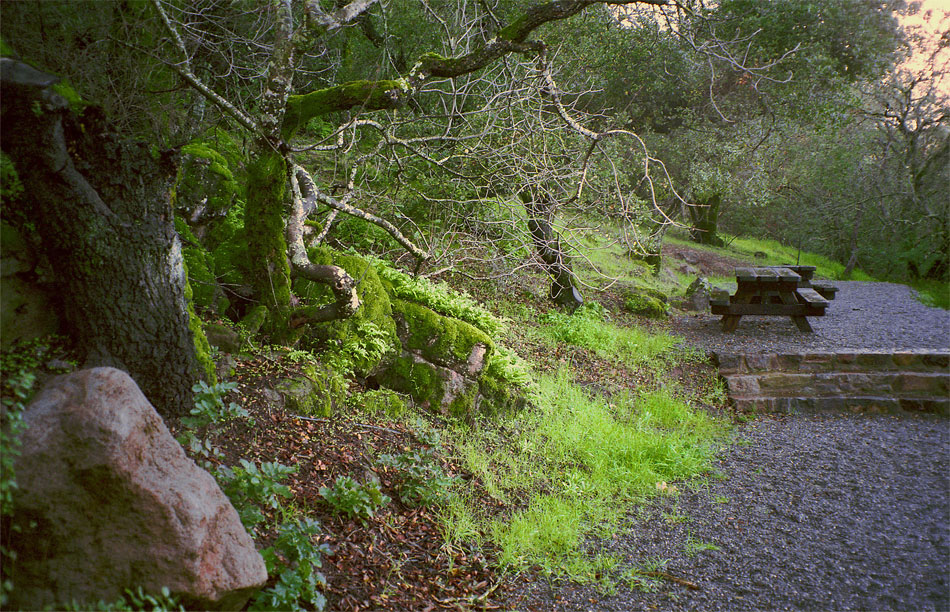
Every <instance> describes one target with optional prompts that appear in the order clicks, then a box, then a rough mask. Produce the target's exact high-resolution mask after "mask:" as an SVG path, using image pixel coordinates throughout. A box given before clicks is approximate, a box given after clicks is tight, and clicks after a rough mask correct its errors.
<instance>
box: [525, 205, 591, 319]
mask: <svg viewBox="0 0 950 612" xmlns="http://www.w3.org/2000/svg"><path fill="white" fill-rule="evenodd" d="M520 197H521V201H522V202H524V204H525V208H526V209H527V210H528V231H529V232H530V233H531V240H532V242H534V247H535V248H536V249H537V250H538V257H540V258H541V261H542V262H544V268H545V270H546V271H547V273H548V274H550V275H551V279H552V283H551V293H550V297H551V300H553V301H554V303H555V304H558V305H559V306H564V307H566V308H567V309H568V310H570V311H571V312H573V311H574V310H576V309H577V308H578V306H580V305H581V304H583V303H584V298H583V297H581V293H580V291H578V290H577V287H575V286H574V271H573V270H572V269H571V262H570V259H569V258H568V257H567V255H566V254H565V253H564V252H563V250H562V249H561V240H560V238H559V237H558V235H557V232H555V231H554V228H553V227H551V223H550V221H548V216H549V214H550V203H549V202H548V201H546V200H544V199H543V198H544V197H546V196H542V199H540V200H539V199H538V198H536V197H534V196H533V195H532V194H530V193H528V192H527V191H522V192H521V194H520Z"/></svg>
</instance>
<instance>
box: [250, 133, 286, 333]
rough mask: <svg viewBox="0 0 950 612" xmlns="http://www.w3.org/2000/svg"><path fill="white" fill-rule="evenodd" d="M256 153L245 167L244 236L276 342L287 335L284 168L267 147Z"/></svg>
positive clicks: (269, 328)
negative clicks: (246, 173)
mask: <svg viewBox="0 0 950 612" xmlns="http://www.w3.org/2000/svg"><path fill="white" fill-rule="evenodd" d="M257 149H258V150H257V158H256V159H255V160H254V161H253V162H252V163H251V164H250V165H249V166H248V186H247V193H248V197H247V206H246V208H245V211H244V230H245V231H244V236H245V238H246V240H247V261H248V265H249V268H250V270H249V273H250V278H251V280H252V282H253V283H254V289H255V293H256V294H257V296H258V298H259V299H260V301H261V303H262V304H264V305H265V306H267V309H268V311H269V313H268V314H269V318H268V321H267V323H266V324H265V328H266V331H268V332H270V333H272V334H273V335H274V336H275V337H276V338H277V339H278V340H279V339H281V338H283V336H284V335H286V334H287V333H289V331H290V327H289V325H288V318H289V315H290V264H289V262H288V261H287V242H286V241H285V240H284V218H283V205H284V194H285V191H286V182H287V168H286V164H285V163H284V158H283V157H282V156H281V155H280V153H278V152H276V151H271V150H269V149H268V148H267V147H266V146H260V147H257Z"/></svg>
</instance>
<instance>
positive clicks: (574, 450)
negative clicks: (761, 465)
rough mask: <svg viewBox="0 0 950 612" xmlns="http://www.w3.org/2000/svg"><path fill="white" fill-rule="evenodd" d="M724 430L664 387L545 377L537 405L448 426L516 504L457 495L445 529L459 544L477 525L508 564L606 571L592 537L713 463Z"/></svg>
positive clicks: (502, 496) (489, 484)
mask: <svg viewBox="0 0 950 612" xmlns="http://www.w3.org/2000/svg"><path fill="white" fill-rule="evenodd" d="M496 427H497V428H496ZM499 430H500V431H505V432H507V434H508V437H507V438H502V437H501V436H500V435H498V434H497V433H494V432H497V431H499ZM724 431H725V424H724V423H722V422H721V421H718V420H716V419H713V418H711V417H709V416H708V415H707V414H706V413H704V412H701V411H695V410H692V409H691V408H690V407H689V406H688V405H686V404H685V403H684V402H683V401H682V400H680V399H678V398H676V397H675V396H674V395H672V394H670V393H669V392H667V391H664V390H654V391H644V392H641V393H629V394H626V395H620V396H617V397H614V398H611V399H609V400H608V399H606V398H604V397H600V396H596V395H590V394H589V393H588V392H587V391H586V390H584V389H582V388H580V387H578V386H577V385H575V384H573V382H572V381H571V380H570V376H569V374H568V372H567V370H561V371H560V372H558V373H557V374H555V375H550V376H545V377H543V378H542V379H541V381H540V397H539V401H538V403H537V405H536V406H534V407H532V408H529V409H527V410H525V411H524V412H522V413H520V414H518V415H513V416H510V417H508V418H507V419H503V420H502V421H501V422H500V423H499V424H498V425H497V426H492V425H491V424H488V423H481V424H479V425H478V426H475V427H463V426H459V427H458V428H457V429H456V430H455V431H454V432H453V433H452V434H451V436H452V438H453V440H454V444H453V446H454V448H456V449H457V452H458V456H457V458H458V459H459V460H460V461H461V462H462V463H463V464H464V467H465V469H466V470H467V471H469V472H471V473H472V474H474V475H475V476H476V477H477V479H478V481H480V482H481V483H482V484H483V485H484V486H485V487H486V489H487V490H488V491H489V492H490V493H491V494H492V495H493V496H495V497H496V498H498V499H499V500H502V501H503V502H506V503H509V504H511V505H512V508H513V510H512V512H511V514H510V515H508V516H502V517H495V518H491V519H489V518H486V517H483V516H480V515H479V514H478V512H477V510H475V509H465V504H464V503H463V502H461V501H456V502H455V504H454V505H453V506H450V507H447V508H445V509H444V510H443V512H444V514H443V519H444V520H445V521H446V523H447V524H448V525H456V524H457V525H458V526H457V527H456V526H450V527H446V529H445V532H446V535H447V537H448V538H449V542H450V544H452V543H453V541H454V542H455V543H456V544H461V540H465V539H466V537H471V534H473V533H475V532H477V533H479V534H480V536H479V537H482V538H487V539H489V540H491V541H492V542H494V543H495V545H496V546H497V547H498V549H499V551H500V552H499V562H500V564H501V565H502V567H505V568H509V569H513V570H521V569H525V568H528V567H536V568H539V569H540V571H541V572H542V573H543V574H546V575H553V576H561V577H568V578H571V579H574V580H581V581H593V580H601V579H602V578H603V576H604V572H605V571H606V569H605V560H604V559H599V558H596V557H595V558H593V559H591V558H589V556H588V555H586V554H584V553H585V550H584V546H583V542H584V541H585V539H586V538H587V537H589V536H592V535H600V536H604V535H609V534H610V533H612V531H613V530H615V529H616V528H617V526H618V525H619V523H620V521H621V519H622V518H623V516H624V515H625V514H626V513H627V512H628V511H629V509H630V504H631V503H633V502H636V501H639V500H643V499H645V498H646V497H647V496H650V495H655V494H656V493H657V483H659V482H667V481H674V480H678V479H686V478H690V477H692V476H695V475H697V474H700V473H702V472H704V471H706V470H708V469H709V466H710V461H711V458H712V455H713V444H712V443H713V441H714V440H717V439H719V438H720V436H721V435H722V434H723V433H724ZM503 440H504V441H503ZM461 499H463V498H462V497H460V498H459V500H461ZM606 565H609V564H606Z"/></svg>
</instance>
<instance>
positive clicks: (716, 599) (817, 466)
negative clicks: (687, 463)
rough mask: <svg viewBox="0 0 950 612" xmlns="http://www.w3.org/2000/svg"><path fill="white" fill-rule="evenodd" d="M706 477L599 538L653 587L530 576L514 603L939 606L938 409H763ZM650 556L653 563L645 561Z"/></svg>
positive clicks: (946, 535) (941, 430)
mask: <svg viewBox="0 0 950 612" xmlns="http://www.w3.org/2000/svg"><path fill="white" fill-rule="evenodd" d="M737 435H738V439H739V443H738V444H735V445H733V446H731V447H730V448H729V449H727V450H726V451H725V452H724V453H723V454H722V456H721V459H720V460H719V462H718V465H717V470H718V471H717V472H715V473H714V474H716V475H715V476H713V477H711V478H709V479H707V481H706V482H705V483H703V484H700V485H697V486H693V487H689V488H686V489H685V490H683V491H681V492H680V493H679V494H678V495H674V496H664V497H663V498H660V499H658V500H656V501H655V502H654V503H652V504H650V505H649V506H648V507H647V508H646V510H644V512H643V515H642V516H641V517H640V518H639V519H637V521H636V523H635V524H633V525H631V526H630V527H628V528H625V529H623V530H622V532H621V533H618V534H617V536H615V538H614V539H613V540H610V541H608V542H601V543H600V546H601V547H600V548H597V550H598V551H599V552H603V553H607V554H615V555H619V557H620V558H621V559H623V567H634V566H640V567H646V566H650V564H651V561H656V560H660V561H661V562H662V568H663V571H664V572H666V573H667V574H668V575H670V576H675V577H678V578H681V579H684V580H686V581H689V582H691V583H694V584H695V585H696V586H698V587H699V588H698V589H691V588H688V587H686V586H683V585H681V584H676V583H674V582H671V581H669V580H661V581H658V582H654V583H653V588H656V589H657V590H656V592H644V591H642V590H640V589H636V588H635V589H633V590H631V589H629V588H628V587H627V586H624V585H621V586H620V588H619V590H618V592H617V593H616V594H614V595H610V596H604V595H603V594H601V593H598V592H597V591H596V590H594V589H592V588H590V587H586V586H578V585H575V584H566V585H560V587H558V586H557V585H550V584H547V583H543V582H542V583H537V584H534V585H531V586H529V587H528V588H527V589H526V590H525V592H524V595H523V599H522V600H521V601H520V602H515V603H514V604H513V607H515V608H516V609H520V610H539V611H540V610H555V609H556V610H617V611H620V610H624V611H626V610H652V609H659V610H739V609H757V610H948V609H950V586H948V576H950V516H948V507H950V506H948V494H950V476H948V475H950V465H948V463H950V462H948V444H950V421H948V420H947V419H941V418H939V417H929V416H915V417H902V418H892V417H886V416H874V415H871V416H869V415H860V416H853V415H849V416H832V417H828V416H824V417H795V418H771V417H763V418H760V419H758V420H756V421H753V422H751V423H747V424H745V425H742V426H740V427H739V428H738V431H737ZM653 565H656V564H655V563H654V564H653Z"/></svg>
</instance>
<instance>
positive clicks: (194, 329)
mask: <svg viewBox="0 0 950 612" xmlns="http://www.w3.org/2000/svg"><path fill="white" fill-rule="evenodd" d="M182 266H183V267H184V269H185V304H186V307H187V309H188V329H190V330H191V337H192V339H193V342H194V343H195V358H196V359H197V361H198V368H199V369H200V370H201V372H200V373H203V374H204V376H203V377H202V378H204V379H205V380H206V381H207V382H208V384H212V385H214V384H217V382H218V376H217V374H215V368H214V360H213V359H212V358H211V344H210V343H209V342H208V338H206V337H205V332H204V330H203V329H202V328H201V318H200V317H199V316H198V313H196V312H195V306H194V299H193V295H192V290H191V283H190V282H188V264H186V263H184V262H182ZM200 373H199V374H200Z"/></svg>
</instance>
